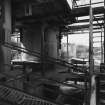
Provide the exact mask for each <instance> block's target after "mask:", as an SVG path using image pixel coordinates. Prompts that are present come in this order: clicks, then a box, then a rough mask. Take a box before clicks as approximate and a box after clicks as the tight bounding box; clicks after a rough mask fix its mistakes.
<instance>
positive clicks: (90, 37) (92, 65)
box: [89, 0, 94, 74]
mask: <svg viewBox="0 0 105 105" xmlns="http://www.w3.org/2000/svg"><path fill="white" fill-rule="evenodd" d="M89 23H90V27H89V30H90V31H89V67H90V68H89V72H90V74H93V71H94V63H93V11H92V6H91V0H90V20H89Z"/></svg>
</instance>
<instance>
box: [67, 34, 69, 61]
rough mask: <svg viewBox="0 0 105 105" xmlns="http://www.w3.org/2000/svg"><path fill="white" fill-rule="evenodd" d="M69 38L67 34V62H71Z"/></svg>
mask: <svg viewBox="0 0 105 105" xmlns="http://www.w3.org/2000/svg"><path fill="white" fill-rule="evenodd" d="M68 45H69V37H68V34H67V61H69V46H68Z"/></svg>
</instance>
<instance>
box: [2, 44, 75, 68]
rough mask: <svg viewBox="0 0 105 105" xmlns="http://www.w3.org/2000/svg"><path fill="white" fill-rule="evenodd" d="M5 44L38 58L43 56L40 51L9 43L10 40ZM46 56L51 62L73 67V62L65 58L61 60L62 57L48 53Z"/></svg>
mask: <svg viewBox="0 0 105 105" xmlns="http://www.w3.org/2000/svg"><path fill="white" fill-rule="evenodd" d="M3 45H4V46H5V47H8V48H11V49H15V50H18V51H21V52H24V53H27V54H29V55H32V56H36V57H38V58H41V57H40V55H41V54H40V53H39V52H35V51H31V50H29V49H25V48H22V47H19V46H16V45H13V44H11V43H8V42H5V43H4V44H3ZM45 56H47V57H46V60H47V61H49V62H50V63H56V64H61V65H63V66H66V67H71V66H73V64H71V63H68V62H66V61H63V60H61V59H56V58H53V57H49V56H48V55H45Z"/></svg>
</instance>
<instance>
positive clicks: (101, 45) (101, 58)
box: [101, 32, 103, 63]
mask: <svg viewBox="0 0 105 105" xmlns="http://www.w3.org/2000/svg"><path fill="white" fill-rule="evenodd" d="M101 63H103V41H102V32H101Z"/></svg>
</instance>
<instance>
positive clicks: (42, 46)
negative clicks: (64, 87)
mask: <svg viewBox="0 0 105 105" xmlns="http://www.w3.org/2000/svg"><path fill="white" fill-rule="evenodd" d="M44 36H45V26H44V25H42V34H41V69H42V70H41V73H42V76H44V71H45V70H44V69H45V41H44Z"/></svg>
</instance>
